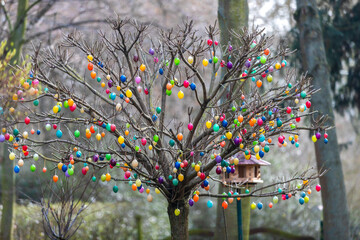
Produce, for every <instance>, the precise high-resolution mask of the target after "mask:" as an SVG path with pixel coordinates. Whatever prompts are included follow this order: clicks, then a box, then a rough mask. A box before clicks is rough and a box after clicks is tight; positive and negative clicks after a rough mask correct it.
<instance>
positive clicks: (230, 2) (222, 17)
mask: <svg viewBox="0 0 360 240" xmlns="http://www.w3.org/2000/svg"><path fill="white" fill-rule="evenodd" d="M218 4H219V6H218V20H219V28H220V44H221V46H222V47H224V46H228V44H229V41H231V35H230V30H235V31H236V32H241V31H242V28H243V27H247V26H248V20H249V5H248V2H247V0H219V1H218ZM231 44H232V45H236V44H238V43H237V42H234V41H231ZM225 61H226V60H225ZM225 72H226V70H225V68H221V70H220V79H221V78H223V76H224V75H225ZM225 97H226V96H224V97H223V98H222V99H221V102H222V101H224V100H225ZM224 191H226V189H225V188H224V187H223V186H222V185H219V194H221V193H223V192H224ZM222 201H223V200H222V199H221V198H219V199H218V204H217V206H218V208H217V217H216V229H215V239H225V238H226V236H225V234H226V235H227V237H228V239H238V231H237V230H238V227H237V224H238V222H237V215H236V213H237V210H236V200H234V202H233V203H232V204H229V206H228V208H227V209H226V210H225V212H223V209H222V207H221V204H222ZM249 201H250V198H248V199H244V200H242V204H241V205H242V212H243V213H245V214H243V216H242V221H243V236H244V239H248V236H249V226H250V214H247V213H248V211H247V209H245V208H243V206H244V205H246V204H247V202H249ZM249 209H250V208H249ZM224 218H225V219H224ZM225 221H226V225H227V226H226V233H225Z"/></svg>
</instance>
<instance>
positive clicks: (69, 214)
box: [40, 178, 96, 240]
mask: <svg viewBox="0 0 360 240" xmlns="http://www.w3.org/2000/svg"><path fill="white" fill-rule="evenodd" d="M90 183H91V178H89V179H87V180H86V181H84V180H83V179H79V178H77V179H76V180H73V179H72V180H70V179H68V178H65V179H62V180H61V181H59V183H57V184H56V183H53V182H50V183H48V184H46V185H45V186H46V187H43V188H42V190H43V194H42V195H43V196H42V199H41V203H40V204H41V212H42V218H43V226H44V232H45V234H46V235H47V236H48V237H49V238H50V239H54V240H66V239H70V238H71V237H72V236H73V235H74V234H75V233H76V231H77V230H78V229H79V227H80V226H81V225H82V224H83V219H82V218H81V213H82V212H83V211H84V210H85V209H86V208H87V207H88V206H89V204H91V199H92V198H93V197H94V195H93V194H94V190H95V189H96V188H94V187H93V188H91V191H90V193H86V191H87V189H88V186H89V184H90ZM95 186H96V185H95Z"/></svg>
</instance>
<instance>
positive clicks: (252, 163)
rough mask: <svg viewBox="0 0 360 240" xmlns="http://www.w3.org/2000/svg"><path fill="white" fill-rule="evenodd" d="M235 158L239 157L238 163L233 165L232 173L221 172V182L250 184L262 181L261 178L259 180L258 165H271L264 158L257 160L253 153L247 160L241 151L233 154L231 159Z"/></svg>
mask: <svg viewBox="0 0 360 240" xmlns="http://www.w3.org/2000/svg"><path fill="white" fill-rule="evenodd" d="M235 158H238V159H239V164H238V165H236V166H235V172H234V173H223V174H222V180H223V182H226V183H227V184H232V183H246V184H250V185H251V184H254V185H255V184H257V183H263V180H261V173H260V167H261V166H269V165H271V164H270V163H269V162H267V161H264V160H257V159H256V157H255V156H253V155H251V157H250V159H248V160H247V159H245V156H244V154H243V153H238V154H236V155H234V156H233V157H232V159H231V160H233V159H235ZM231 160H230V162H231Z"/></svg>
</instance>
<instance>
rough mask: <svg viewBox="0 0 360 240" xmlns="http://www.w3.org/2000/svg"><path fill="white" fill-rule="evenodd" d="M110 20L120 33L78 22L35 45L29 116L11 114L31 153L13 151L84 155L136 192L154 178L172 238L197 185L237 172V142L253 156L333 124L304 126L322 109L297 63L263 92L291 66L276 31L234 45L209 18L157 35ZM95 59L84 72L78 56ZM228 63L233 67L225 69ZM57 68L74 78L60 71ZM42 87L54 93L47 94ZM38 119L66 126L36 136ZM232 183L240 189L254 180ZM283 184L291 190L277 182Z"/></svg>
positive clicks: (80, 158) (238, 36)
mask: <svg viewBox="0 0 360 240" xmlns="http://www.w3.org/2000/svg"><path fill="white" fill-rule="evenodd" d="M109 24H110V26H111V28H112V31H111V32H110V33H105V32H102V31H100V32H99V38H98V39H97V40H95V41H92V42H91V41H90V40H87V39H86V38H85V37H84V36H82V35H81V34H80V33H78V32H74V33H71V34H68V35H66V36H65V37H64V41H63V42H62V44H61V45H59V46H57V47H56V48H54V49H48V50H41V48H40V47H36V48H35V53H34V56H33V69H32V71H31V73H30V74H29V78H28V79H27V80H25V81H22V82H21V83H22V84H21V86H19V87H20V88H21V89H24V88H25V89H26V90H27V91H26V95H25V94H23V93H22V92H21V94H20V95H22V96H19V95H18V94H17V93H16V94H15V95H14V96H13V97H14V99H15V100H16V99H19V101H18V103H19V109H23V111H26V112H27V113H28V117H27V118H26V119H25V124H22V123H23V122H24V119H21V118H20V119H17V118H15V117H14V119H13V120H12V121H7V122H4V124H3V125H4V126H6V127H7V128H8V131H10V130H11V131H12V132H13V134H14V135H15V137H17V138H18V140H19V142H20V145H21V146H25V147H24V148H25V150H24V149H22V150H23V152H22V150H21V149H20V148H18V149H12V153H11V154H12V156H11V158H13V159H14V158H19V157H21V158H23V159H28V158H33V157H34V156H35V157H36V158H38V157H40V158H42V159H43V160H44V161H48V162H54V163H55V164H57V167H58V168H59V169H61V170H62V171H64V172H65V174H67V175H70V176H71V174H73V172H74V169H73V168H72V167H73V166H74V165H76V166H78V165H81V164H84V163H85V164H87V165H88V166H87V168H86V167H83V168H82V169H81V171H82V173H83V174H84V175H87V172H88V168H93V169H104V171H105V170H107V171H108V173H107V174H104V175H102V176H101V180H102V181H104V182H105V181H112V180H114V181H125V182H129V181H134V182H132V183H133V184H132V188H133V190H135V191H136V190H138V191H140V192H143V191H144V187H143V185H144V184H147V185H149V186H152V187H154V188H156V191H159V192H161V193H162V194H163V195H164V197H165V198H166V199H167V200H168V215H169V220H170V225H171V234H172V238H173V239H188V214H189V203H188V201H189V199H192V198H194V199H197V197H198V196H199V194H200V193H199V194H198V192H196V194H194V191H195V190H198V189H199V188H200V187H201V186H203V187H204V189H205V190H208V189H209V188H208V186H205V185H204V183H205V182H206V184H208V182H209V180H213V183H214V184H215V183H217V182H218V181H217V180H216V178H214V177H212V176H210V172H211V170H213V169H217V171H216V172H217V173H218V174H221V173H222V172H224V171H230V172H231V171H232V169H233V168H234V167H235V165H236V164H237V161H236V159H233V158H231V157H232V156H233V155H234V154H236V153H238V152H243V154H244V156H245V158H246V159H249V158H250V157H251V155H253V156H256V158H258V159H260V158H261V157H263V156H264V155H265V154H267V152H268V151H269V149H270V147H272V146H273V145H274V142H272V140H271V138H273V137H276V138H277V142H278V143H277V145H278V146H279V147H282V146H286V145H287V141H286V138H285V134H286V135H287V134H289V135H293V139H294V143H295V140H296V141H298V136H299V135H298V134H299V132H300V131H301V130H307V131H317V132H318V134H317V135H316V136H318V135H319V134H320V133H324V132H326V130H328V129H330V128H331V126H327V125H326V120H327V118H326V117H324V116H322V117H319V119H318V120H317V121H316V122H315V121H314V124H313V125H312V126H309V127H306V126H301V125H299V124H297V122H298V121H300V119H303V118H304V117H306V116H312V115H313V114H314V113H315V111H313V112H310V111H309V110H308V109H307V108H308V105H309V104H311V103H310V101H309V99H310V98H311V96H312V94H314V93H316V92H317V91H318V90H316V89H313V88H312V87H311V85H309V79H308V78H307V77H306V76H301V77H300V78H299V79H296V77H295V76H294V74H293V73H294V71H291V70H289V71H288V72H287V75H286V79H285V81H284V82H281V81H278V82H276V83H275V82H274V83H268V84H269V87H268V88H267V90H266V91H262V92H260V91H259V88H260V87H261V85H262V84H264V85H265V82H264V83H262V81H265V79H267V80H268V81H269V82H272V76H271V74H273V72H275V71H278V70H280V69H282V68H286V65H287V62H286V60H285V58H286V57H287V56H288V55H289V54H291V51H290V50H289V49H286V48H282V47H281V46H280V47H278V49H277V52H276V53H275V52H270V50H269V48H271V47H272V46H271V40H272V38H271V37H267V36H265V35H264V34H263V30H259V29H255V30H254V31H248V30H247V29H246V28H244V29H243V31H242V32H241V33H238V32H234V31H232V32H231V34H232V39H234V41H238V42H240V44H239V45H238V46H237V47H232V46H231V45H229V44H228V43H221V42H220V43H219V42H217V40H216V39H217V38H218V30H217V28H216V23H215V24H214V25H212V26H209V27H207V28H206V36H204V35H201V34H199V33H198V31H197V30H196V29H194V24H193V22H192V21H190V22H184V23H183V24H182V25H181V26H179V27H178V28H176V29H170V30H159V32H160V34H159V35H156V34H155V33H153V32H155V31H154V30H156V29H155V28H152V27H151V26H149V25H145V24H139V23H138V22H136V21H134V20H129V19H121V18H119V17H118V18H115V19H109ZM74 55H76V56H82V58H76V57H75V56H74ZM85 57H87V60H86V65H87V69H86V70H85V73H83V71H82V70H81V69H76V67H75V66H74V65H75V64H74V61H76V62H78V61H81V59H84V58H85ZM222 59H223V60H222ZM73 60H74V61H73ZM220 68H226V69H227V70H226V73H225V74H224V75H223V76H221V77H219V76H218V75H217V72H218V71H219V69H220ZM54 71H56V72H60V73H62V76H63V77H62V78H61V79H58V78H55V77H53V75H52V73H53V72H54ZM89 75H90V77H89ZM254 78H255V79H256V80H257V86H254V87H252V88H251V90H250V91H244V85H245V83H246V82H248V81H251V80H252V79H254ZM98 84H100V86H99V85H98ZM39 85H41V86H42V88H43V91H41V92H40V91H39V94H38V95H37V94H36V89H37V88H38V87H39ZM106 86H107V87H106ZM105 87H106V88H105ZM175 89H178V91H177V93H176V95H177V97H178V98H179V99H178V101H177V103H178V104H181V103H182V101H185V99H186V98H185V99H184V95H186V96H187V98H188V101H187V102H186V104H187V107H184V106H183V108H181V107H180V109H183V112H186V113H187V114H183V117H182V118H181V119H174V118H173V116H172V114H171V113H172V112H174V109H173V108H174V104H172V105H170V104H171V102H172V101H174V100H173V97H171V95H172V93H173V92H174V91H175ZM227 89H230V91H228V90H227ZM34 91H35V92H34ZM224 95H225V100H224V101H222V103H221V104H219V101H220V99H221V98H222V97H223V96H224ZM22 97H24V99H23V98H22ZM34 101H36V102H37V101H53V102H54V107H53V109H52V111H51V110H50V111H46V112H39V111H37V110H36V108H34V107H33V106H32V103H33V102H34ZM305 102H306V104H305ZM180 106H181V105H180ZM69 110H70V111H69ZM29 124H32V125H33V126H34V125H36V124H43V125H44V124H46V128H47V130H49V131H50V132H49V134H52V132H53V131H55V132H56V134H55V135H56V136H55V135H54V134H52V135H51V136H52V137H51V139H50V140H48V141H46V142H44V141H41V140H38V139H36V135H34V136H28V134H27V133H25V132H24V131H25V130H26V129H27V128H28V127H29ZM184 124H185V125H187V126H184ZM18 128H22V129H21V132H23V133H22V134H19V133H20V130H19V129H18ZM51 128H54V129H56V130H51ZM23 130H24V131H23ZM105 132H106V133H105ZM84 133H85V135H83V134H84ZM82 135H83V136H82ZM94 135H95V137H94ZM320 136H321V134H320ZM318 137H319V136H318ZM274 141H275V140H274ZM297 144H298V143H297ZM275 145H276V144H275ZM41 146H46V147H47V148H48V149H52V154H51V155H44V154H42V153H41V152H40V151H39V148H40V147H41ZM20 150H21V151H20ZM30 153H31V154H30ZM24 154H25V156H23V155H24ZM105 159H106V160H105ZM69 164H70V165H69ZM34 166H35V165H34ZM115 166H118V167H122V169H123V171H124V172H125V173H124V177H120V176H117V175H118V171H114V170H112V169H113V168H114V167H115ZM70 167H71V168H70ZM55 168H56V167H55ZM33 169H34V167H33ZM115 169H116V168H115ZM110 173H111V174H110ZM324 173H325V171H320V172H317V171H315V172H314V171H313V170H311V169H304V170H303V171H299V172H298V173H296V174H294V175H293V176H292V177H291V178H289V179H287V180H282V181H280V182H276V183H273V184H271V185H268V186H265V187H263V188H261V189H259V188H258V189H253V190H251V191H250V192H249V193H241V194H239V193H238V192H235V193H229V194H228V196H225V198H233V197H235V196H236V197H242V198H246V197H269V196H276V195H281V194H290V193H291V194H292V195H295V194H296V193H297V192H299V191H303V190H304V189H305V188H308V187H310V186H312V185H313V180H315V179H317V178H319V177H320V176H322V175H323V174H324ZM300 181H301V182H303V184H302V185H301V187H298V184H299V182H300ZM224 184H225V185H228V186H231V188H232V189H234V190H238V189H242V188H244V186H245V185H243V184H240V185H237V186H236V185H232V184H231V183H224ZM244 184H246V182H244ZM280 185H281V186H284V187H283V190H282V191H281V192H280V191H278V190H276V191H274V188H275V187H276V186H280ZM149 196H150V195H149ZM149 196H148V200H150V201H151V196H150V197H149ZM200 196H201V195H200ZM206 196H210V197H224V196H223V195H221V194H210V193H207V194H206ZM190 202H191V201H190ZM224 206H225V207H226V204H224Z"/></svg>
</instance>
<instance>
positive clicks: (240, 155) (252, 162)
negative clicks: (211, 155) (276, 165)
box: [232, 152, 271, 166]
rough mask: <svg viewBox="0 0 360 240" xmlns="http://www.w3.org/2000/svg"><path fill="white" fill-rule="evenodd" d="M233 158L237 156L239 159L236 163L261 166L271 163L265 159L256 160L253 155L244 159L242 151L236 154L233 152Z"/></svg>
mask: <svg viewBox="0 0 360 240" xmlns="http://www.w3.org/2000/svg"><path fill="white" fill-rule="evenodd" d="M232 157H233V158H238V159H239V164H238V165H261V166H269V165H271V163H269V162H267V161H265V160H262V159H260V160H258V159H256V157H255V156H253V155H251V157H250V159H248V160H247V159H245V156H244V153H243V152H239V153H237V154H235V155H234V156H232Z"/></svg>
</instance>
